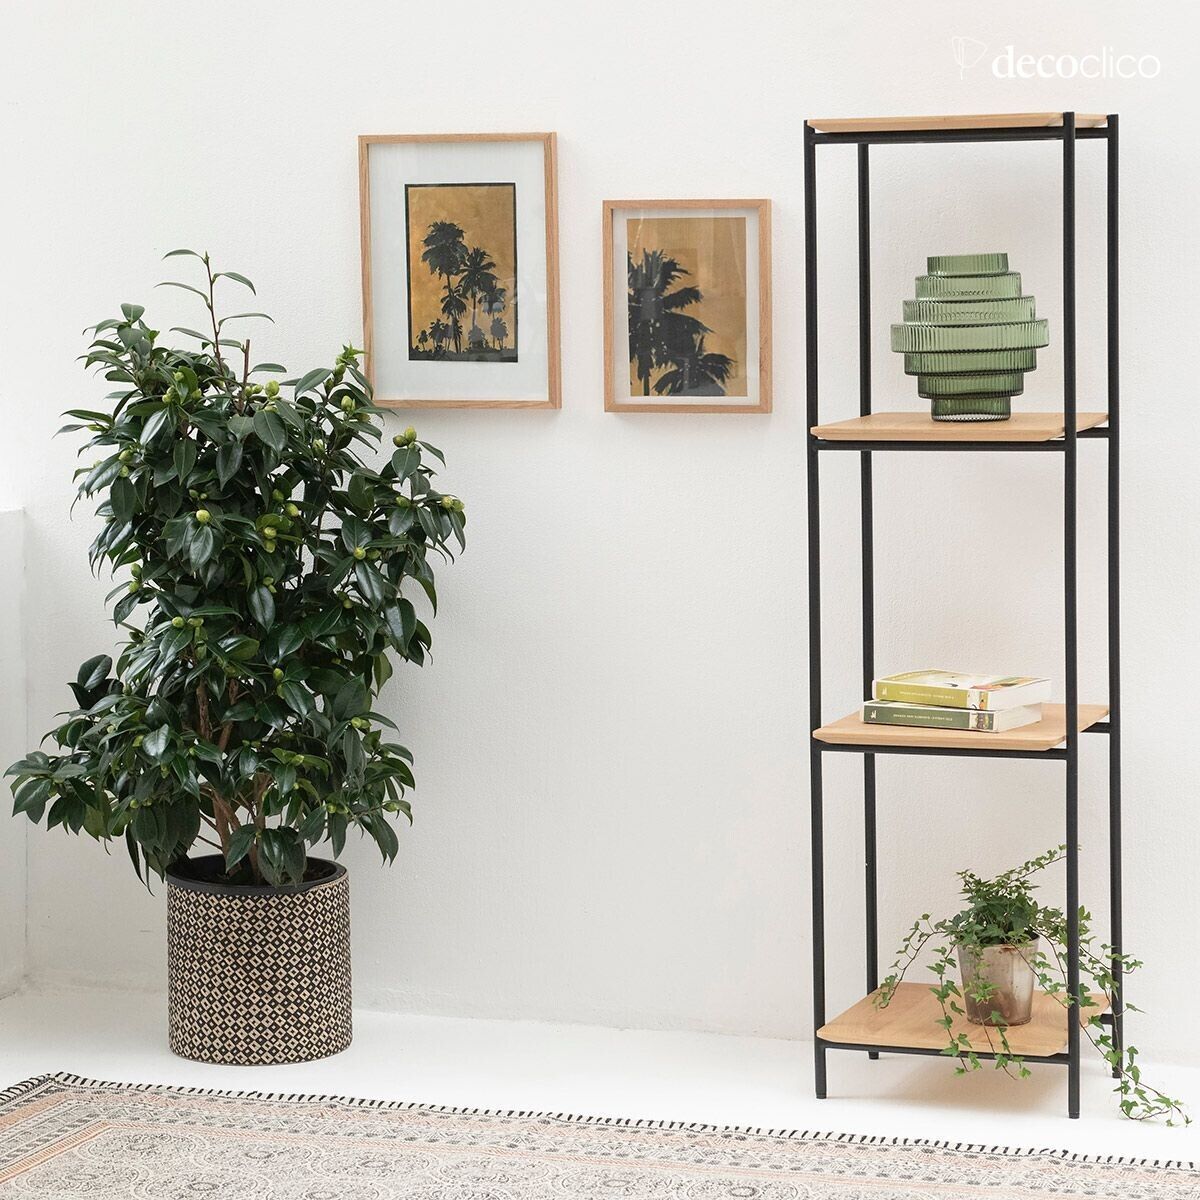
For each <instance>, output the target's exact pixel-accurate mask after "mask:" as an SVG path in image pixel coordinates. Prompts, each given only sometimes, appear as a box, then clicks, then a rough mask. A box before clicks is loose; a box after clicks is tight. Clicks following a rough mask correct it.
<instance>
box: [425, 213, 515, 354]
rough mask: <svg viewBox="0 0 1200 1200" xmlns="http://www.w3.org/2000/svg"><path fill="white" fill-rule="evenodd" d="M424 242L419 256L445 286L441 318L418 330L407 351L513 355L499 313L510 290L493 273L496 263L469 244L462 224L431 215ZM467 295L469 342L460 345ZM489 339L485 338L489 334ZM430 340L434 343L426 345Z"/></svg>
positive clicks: (505, 326) (482, 251)
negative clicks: (484, 320) (484, 323)
mask: <svg viewBox="0 0 1200 1200" xmlns="http://www.w3.org/2000/svg"><path fill="white" fill-rule="evenodd" d="M421 245H422V246H423V247H424V249H423V250H422V253H421V261H422V262H423V263H424V264H425V265H426V266H427V267H428V268H429V271H430V274H432V275H436V276H437V277H438V278H439V279H440V280H441V283H442V286H443V288H444V289H445V290H444V292H443V294H442V298H441V302H440V304H439V308H440V310H441V314H442V319H440V320H439V319H435V320H433V321H431V322H430V323H429V325H428V326H427V327H426V328H425V329H422V330H421V331H420V332H419V333H418V334H417V336H416V342H415V345H412V346H410V356H411V357H419V358H435V359H437V358H448V357H450V356H451V352H450V350H449V348H448V347H450V346H452V347H453V356H454V357H456V358H462V359H467V360H472V359H474V360H482V359H488V360H491V361H495V360H496V359H498V358H503V359H507V360H512V359H515V357H516V355H515V352H512V351H510V352H509V353H508V354H505V345H504V342H505V339H506V338H507V337H508V325H507V324H506V322H505V321H504V320H503V319H502V317H501V313H503V312H504V310H505V308H506V306H507V304H508V292H507V290H506V289H505V288H504V287H502V286H501V285H500V281H499V279H498V278H497V277H496V263H495V260H494V259H493V258H492V255H491V254H490V253H489V252H488V251H487V250H486V249H484V247H482V246H471V247H468V246H467V242H466V234H465V232H464V231H463V228H462V226H461V225H457V224H455V223H454V222H453V221H434V222H432V223H431V224H430V225H429V228H428V230H427V232H426V234H425V236H424V237H423V238H422V239H421ZM468 301H470V310H471V324H470V327H469V329H467V330H466V333H467V348H466V352H465V353H464V350H463V332H464V324H463V318H464V317H465V316H466V313H467V306H468ZM481 311H482V313H483V314H484V315H485V316H490V317H491V318H492V319H491V322H490V324H489V326H488V331H487V332H486V333H485V331H484V329H483V328H482V327H481V326H480V324H479V315H480V312H481ZM489 333H490V335H491V338H492V344H491V345H490V346H489V344H488V334H489ZM429 346H432V349H427V347H429Z"/></svg>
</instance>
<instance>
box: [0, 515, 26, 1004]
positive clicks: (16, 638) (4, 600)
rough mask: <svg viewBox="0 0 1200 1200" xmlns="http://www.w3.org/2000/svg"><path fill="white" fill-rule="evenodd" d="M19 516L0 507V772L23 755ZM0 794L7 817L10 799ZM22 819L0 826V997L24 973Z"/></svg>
mask: <svg viewBox="0 0 1200 1200" xmlns="http://www.w3.org/2000/svg"><path fill="white" fill-rule="evenodd" d="M22 534H23V529H22V515H21V513H20V512H19V511H0V760H3V766H0V771H3V770H4V768H5V767H7V766H8V764H9V763H10V762H12V761H13V760H14V759H16V758H17V757H19V756H20V755H22V754H24V752H25V740H26V727H25V711H26V705H25V645H24V621H23V615H24V614H23V612H22V609H23V607H24V595H23V593H24V590H25V548H24V545H23V536H22ZM7 797H8V793H7V791H5V792H4V794H3V797H0V812H2V813H3V815H5V816H7V814H8V812H9V810H10V808H11V801H10V800H9V799H8V798H7ZM27 825H28V822H27V821H26V820H25V818H24V817H22V818H21V819H20V820H18V821H5V822H4V824H3V826H0V996H4V995H7V994H8V993H9V992H11V991H14V990H15V989H16V988H17V986H18V985H19V984H20V982H21V980H22V978H23V977H24V974H25V885H26V875H25V830H26V826H27Z"/></svg>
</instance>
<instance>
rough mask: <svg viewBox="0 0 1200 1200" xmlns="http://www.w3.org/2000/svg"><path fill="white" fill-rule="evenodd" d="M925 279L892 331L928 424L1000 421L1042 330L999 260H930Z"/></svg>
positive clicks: (1041, 341)
mask: <svg viewBox="0 0 1200 1200" xmlns="http://www.w3.org/2000/svg"><path fill="white" fill-rule="evenodd" d="M926 271H927V274H925V275H919V276H917V281H916V285H917V286H916V290H917V295H916V299H914V300H905V301H904V311H903V317H904V319H903V321H902V322H901V323H900V324H898V325H893V326H892V349H893V350H894V351H896V352H897V353H898V354H903V355H904V370H905V373H906V374H908V375H916V376H917V394H918V395H919V396H920V397H921V398H922V399H925V400H928V401H929V402H930V412H931V415H932V417H933V419H934V420H935V421H1004V420H1007V419H1008V418H1009V417H1010V416H1011V415H1012V398H1013V396H1019V395H1020V394H1021V393H1022V392H1023V391H1024V390H1025V373H1026V372H1028V371H1032V370H1034V369H1036V367H1037V351H1038V348H1039V347H1042V346H1045V345H1047V343H1048V342H1049V340H1050V324H1049V322H1048V321H1046V320H1045V319H1044V318H1042V319H1039V317H1038V315H1037V303H1036V301H1035V300H1034V298H1033V297H1032V296H1026V295H1023V294H1022V292H1021V276H1020V275H1019V274H1017V272H1016V271H1010V270H1009V269H1008V255H1007V254H999V253H997V254H990V253H989V254H943V255H933V256H932V257H931V258H929V259H928V260H927V264H926Z"/></svg>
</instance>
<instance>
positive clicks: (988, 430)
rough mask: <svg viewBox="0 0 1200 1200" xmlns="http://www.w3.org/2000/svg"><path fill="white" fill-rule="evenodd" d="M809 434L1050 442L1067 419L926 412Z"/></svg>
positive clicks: (1098, 417)
mask: <svg viewBox="0 0 1200 1200" xmlns="http://www.w3.org/2000/svg"><path fill="white" fill-rule="evenodd" d="M1107 420H1108V414H1107V413H1102V412H1081V413H1076V414H1075V428H1076V430H1077V431H1078V430H1083V429H1094V428H1096V426H1097V425H1103V424H1104V422H1105V421H1107ZM811 432H812V435H813V437H818V438H822V439H823V440H824V441H827V442H1052V441H1053V440H1054V439H1055V438H1060V437H1062V436H1063V434H1064V433H1065V432H1066V418H1065V417H1064V416H1063V414H1062V413H1060V412H1058V413H1056V412H1026V413H1014V414H1013V415H1012V416H1011V417H1009V419H1008V420H1007V421H935V420H934V419H933V418H932V417H931V416H930V415H929V413H927V412H923V413H919V412H876V413H870V414H868V415H867V416H865V417H854V418H853V419H851V420H849V421H834V422H832V423H831V424H828V425H814V426H813V427H812V430H811Z"/></svg>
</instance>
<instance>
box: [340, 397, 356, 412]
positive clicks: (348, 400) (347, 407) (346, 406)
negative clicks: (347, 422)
mask: <svg viewBox="0 0 1200 1200" xmlns="http://www.w3.org/2000/svg"><path fill="white" fill-rule="evenodd" d="M353 411H354V397H353V396H343V397H342V412H344V413H346V414H350V413H352V412H353Z"/></svg>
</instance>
